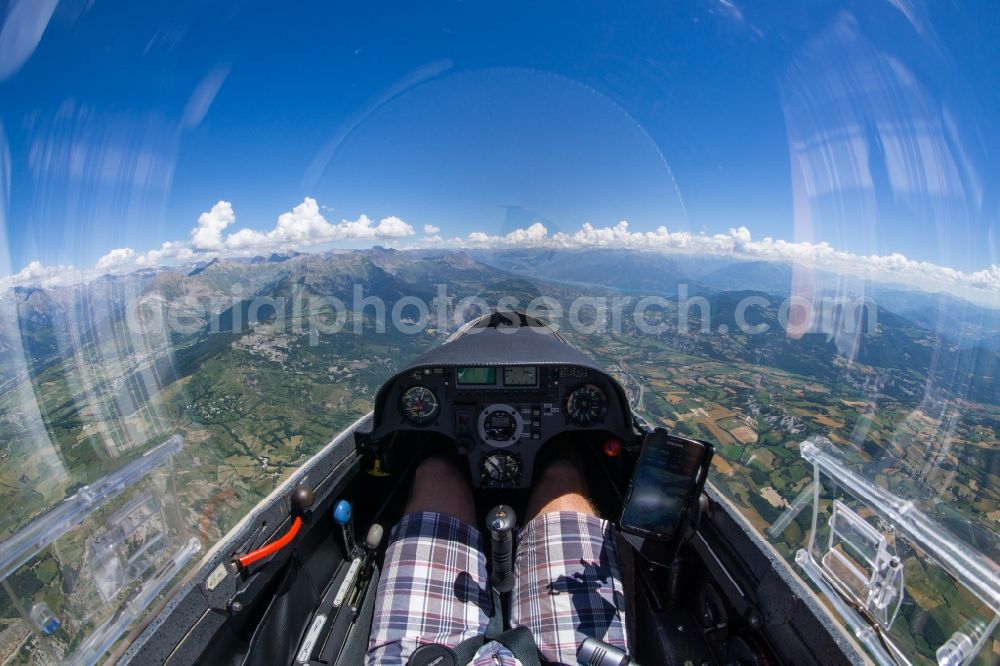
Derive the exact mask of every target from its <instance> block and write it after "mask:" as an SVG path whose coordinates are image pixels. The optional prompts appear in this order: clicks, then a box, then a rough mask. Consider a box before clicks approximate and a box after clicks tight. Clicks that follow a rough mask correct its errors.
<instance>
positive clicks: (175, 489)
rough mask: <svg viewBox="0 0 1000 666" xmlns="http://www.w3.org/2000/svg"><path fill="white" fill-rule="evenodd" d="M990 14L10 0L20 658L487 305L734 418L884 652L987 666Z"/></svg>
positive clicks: (804, 549)
mask: <svg viewBox="0 0 1000 666" xmlns="http://www.w3.org/2000/svg"><path fill="white" fill-rule="evenodd" d="M973 4H975V5H977V7H976V8H973V6H972V5H962V6H951V5H946V4H942V3H931V2H920V1H918V0H877V1H873V2H868V3H862V4H861V5H859V4H857V3H851V2H835V1H832V0H831V1H818V0H817V1H813V2H805V3H749V2H741V1H740V0H703V1H700V2H692V3H652V4H650V5H648V6H641V7H640V6H634V7H627V8H625V7H617V6H612V5H608V6H603V7H602V6H580V5H577V4H574V5H573V6H568V5H567V6H565V7H561V8H560V7H556V6H548V7H538V6H534V5H530V6H523V7H522V6H504V7H502V8H500V7H486V6H471V7H470V6H467V5H465V4H462V3H458V4H455V5H451V4H446V5H440V6H435V7H433V8H430V7H419V6H405V7H403V6H401V7H400V8H398V10H397V11H389V10H387V9H385V8H361V7H359V8H347V7H344V6H340V5H336V4H333V5H331V4H330V3H319V2H317V3H293V5H294V6H292V5H290V6H287V7H284V6H283V7H280V8H279V7H278V6H276V5H274V4H273V3H263V2H256V1H251V2H246V3H239V4H238V5H236V6H230V5H229V4H228V3H222V4H219V5H217V6H205V5H204V3H196V2H170V3H162V4H159V5H157V6H154V5H153V4H151V3H92V2H84V1H83V0H62V1H61V2H60V1H57V0H11V1H10V2H8V3H7V4H6V5H5V6H4V8H3V10H2V21H0V99H3V104H0V176H2V178H0V194H2V197H0V389H2V390H0V499H2V501H3V503H4V505H5V506H6V507H7V509H6V510H5V511H3V512H0V539H2V549H3V550H2V552H0V565H2V566H0V574H3V577H4V579H3V586H2V588H0V663H43V662H44V663H48V662H49V661H52V660H53V659H80V660H83V661H93V660H96V659H99V658H100V655H101V654H103V652H104V650H106V649H109V648H110V649H114V645H113V644H114V643H115V641H117V640H120V637H119V634H120V632H121V631H123V630H125V629H127V628H128V627H132V626H134V623H135V622H136V621H139V620H141V619H142V616H143V614H144V613H146V612H147V610H148V608H150V607H152V606H153V605H154V604H155V602H156V601H157V600H158V599H160V598H162V596H163V595H164V594H169V591H170V589H171V587H172V585H173V584H174V583H175V582H176V581H177V580H179V577H180V575H181V574H182V573H183V572H185V571H190V570H191V569H192V568H193V567H195V566H197V563H198V561H199V558H200V557H201V556H202V555H203V554H204V553H205V552H207V550H208V549H209V548H211V546H212V545H213V544H215V543H216V542H217V541H218V540H219V539H220V538H222V537H223V536H224V535H225V534H226V533H227V532H228V531H229V530H230V529H232V528H233V526H235V525H236V523H237V522H238V521H239V520H240V518H241V517H242V516H243V515H245V514H246V513H247V511H248V510H249V509H251V508H252V507H253V506H255V505H256V504H257V503H258V502H260V501H261V500H262V499H263V498H264V497H266V496H267V495H268V494H269V493H271V492H272V491H273V490H274V489H275V488H277V487H278V486H279V485H280V484H281V483H282V482H283V481H284V480H286V479H287V478H288V477H289V476H290V474H291V473H292V472H293V471H294V470H295V469H296V468H297V467H298V466H299V465H301V464H302V463H303V462H304V461H306V460H308V459H309V458H310V457H311V456H312V455H314V454H315V453H316V452H317V451H319V450H320V449H321V448H322V447H323V446H324V445H325V444H326V443H327V442H329V441H330V440H331V438H333V437H334V436H335V435H336V434H337V433H338V432H340V431H341V430H342V429H343V428H344V427H346V426H348V425H349V424H351V423H352V422H354V421H355V420H356V419H357V418H358V417H359V416H361V415H363V414H365V413H366V412H367V411H368V410H370V409H371V405H372V398H373V396H374V393H375V391H376V390H377V389H378V387H379V386H380V384H381V382H382V381H384V380H385V379H387V378H388V377H389V376H390V375H391V374H392V373H393V372H394V371H395V370H397V369H398V368H400V367H401V366H402V365H403V364H405V363H406V362H407V361H408V360H410V359H412V358H414V357H415V356H416V355H417V354H419V353H421V352H422V351H424V350H426V349H427V348H429V347H431V346H433V345H435V344H439V343H440V342H442V341H443V340H444V339H445V338H446V337H447V336H448V335H449V334H450V333H451V332H453V331H455V330H456V329H457V328H458V327H459V326H460V325H461V324H462V323H463V322H464V321H467V320H469V319H471V318H472V317H474V316H475V315H476V314H478V313H480V312H482V311H483V310H484V309H490V308H496V307H507V308H510V307H519V308H524V309H528V310H529V312H532V313H534V314H536V315H538V316H541V317H542V318H544V319H547V320H550V321H551V322H552V323H553V325H554V326H556V327H557V328H558V329H559V331H560V333H561V334H563V335H564V336H565V337H566V338H567V339H568V340H569V341H570V342H572V343H573V344H575V345H577V346H578V347H580V348H581V349H583V350H584V351H585V352H587V353H589V354H590V355H592V356H593V357H594V358H595V359H596V360H597V361H598V362H600V363H601V364H602V365H604V366H605V367H607V368H608V369H609V370H610V371H612V372H613V373H614V374H615V376H616V377H617V378H618V379H619V381H620V382H621V383H622V384H623V386H624V387H625V389H626V392H627V394H628V395H629V398H630V400H631V401H632V405H633V408H634V409H635V410H636V412H637V413H639V414H640V415H642V417H643V418H644V419H645V420H647V421H648V422H649V423H650V424H654V425H662V426H665V427H668V428H671V429H674V430H677V431H679V432H682V433H685V434H691V435H695V436H698V437H701V438H704V439H708V440H710V441H712V442H714V443H715V444H716V446H717V452H718V453H717V457H716V459H715V461H714V466H713V474H712V476H711V477H710V483H711V484H712V485H713V486H714V487H715V488H716V489H717V490H718V491H719V492H720V493H721V494H722V495H724V496H725V497H727V498H728V500H729V501H731V502H732V504H733V506H734V507H736V509H737V510H738V511H739V512H740V513H741V514H742V515H743V517H744V518H745V519H746V522H747V525H748V526H749V527H748V529H754V530H758V531H760V532H761V533H762V534H764V536H765V537H766V538H767V539H768V540H769V541H770V543H771V544H772V545H773V546H774V547H775V548H776V549H777V550H778V551H779V552H780V553H782V555H784V556H785V558H786V560H787V561H788V563H789V566H790V567H791V568H792V570H794V571H796V572H797V573H798V574H799V575H801V576H802V577H803V578H804V579H805V580H807V581H810V585H812V586H813V589H814V590H815V591H817V592H818V593H821V594H828V595H830V599H831V601H830V602H829V606H830V609H831V612H833V613H836V614H837V617H838V618H839V620H840V621H842V622H843V623H844V624H845V626H846V627H848V628H849V630H851V631H853V633H854V636H855V638H856V640H857V641H858V642H859V644H863V645H864V646H865V648H866V649H868V650H870V652H871V654H872V656H873V658H875V659H876V660H879V661H886V660H887V659H890V660H899V661H902V660H904V659H905V660H907V661H909V662H911V663H940V664H945V663H947V664H953V663H970V661H969V660H972V659H975V661H974V663H983V664H986V663H994V662H995V661H996V660H997V659H1000V634H998V633H997V629H996V624H995V622H994V617H995V614H996V612H997V610H998V606H1000V600H998V599H997V598H996V597H995V596H993V597H992V598H990V594H995V591H996V581H997V575H998V574H997V568H996V563H997V562H1000V539H998V537H997V532H998V529H997V528H998V522H1000V222H998V219H1000V209H998V197H997V195H998V192H997V183H1000V178H998V174H1000V164H998V161H997V160H998V158H997V155H1000V134H998V130H1000V127H998V124H997V118H1000V97H998V96H997V91H998V90H1000V80H998V76H1000V74H998V71H997V68H996V65H995V63H996V62H997V61H998V59H1000V53H997V42H996V39H995V35H994V34H993V32H994V26H995V25H996V24H997V19H998V16H997V13H998V8H996V7H994V6H993V4H992V3H973ZM473 5H475V3H473ZM805 442H809V445H807V444H805ZM165 443H166V444H165ZM810 447H813V448H810ZM814 450H815V451H822V452H824V454H823V455H824V456H828V457H823V456H820V458H817V456H816V455H815V454H814ZM150 451H157V452H159V453H157V454H156V455H155V456H154V458H155V461H156V463H157V464H156V465H152V466H148V465H144V463H143V461H146V462H148V461H149V460H152V458H149V457H148V456H147V454H148V453H149V452H150ZM820 459H821V461H822V462H823V464H824V465H825V464H829V465H843V466H844V467H843V469H844V470H849V471H850V473H851V474H852V475H853V476H851V477H850V478H851V479H854V480H855V481H856V483H854V484H853V485H852V483H845V482H843V479H844V478H846V477H842V478H840V479H839V480H838V478H837V475H836V474H833V475H831V474H830V473H829V469H830V468H829V467H824V466H823V465H821V464H820V463H819V462H817V460H820ZM837 469H840V468H837ZM123 470H125V471H124V472H123ZM121 478H128V479H129V480H130V483H129V484H127V488H125V487H124V486H123V487H122V488H118V487H117V486H115V485H114V483H113V482H112V483H111V485H102V484H108V483H109V482H108V479H111V480H112V481H113V480H114V479H121ZM872 488H876V489H879V491H880V492H884V493H885V494H879V492H874V491H872ZM101 489H103V490H101ZM109 489H110V490H109ZM115 489H117V490H115ZM866 489H867V490H866ZM112 491H113V492H112ZM866 492H867V494H866ZM859 495H860V496H859ZM887 498H896V500H899V501H901V502H904V503H905V502H911V503H912V504H911V505H908V506H910V507H911V508H912V509H913V510H914V511H918V512H919V516H920V521H926V523H927V524H929V525H932V526H933V529H932V530H931V531H933V532H935V533H938V534H943V535H946V537H947V539H946V541H947V542H948V543H950V544H953V545H954V544H958V545H957V546H956V547H958V548H960V549H961V550H962V551H963V552H965V553H967V554H971V555H970V557H973V559H974V561H975V562H977V563H979V565H980V566H981V567H985V568H983V569H981V570H977V573H976V575H975V576H972V575H971V574H969V573H968V571H966V572H965V573H962V571H960V570H959V569H956V566H955V565H954V563H949V562H948V561H946V560H943V559H942V556H941V555H940V554H938V553H937V552H936V551H935V550H934V547H933V546H930V545H928V543H927V542H926V540H921V539H922V537H921V538H916V537H914V535H913V534H912V533H910V532H907V531H906V530H907V525H908V523H906V522H905V521H903V520H902V514H900V513H899V507H896V508H895V510H896V511H897V513H895V514H892V513H891V512H888V509H887V505H886V502H888V503H889V504H891V502H892V501H894V500H890V499H887ZM880 503H881V504H880ZM77 511H79V512H80V513H75V512H77ZM903 513H906V512H905V511H904V512H903ZM67 516H72V517H73V518H72V519H68V518H67ZM918 522H919V521H918ZM920 524H921V525H924V522H920ZM865 525H867V526H868V527H865ZM109 544H111V545H109ZM893 558H895V564H891V562H892V561H893ZM887 567H888V568H887ZM899 570H901V571H902V575H899V574H897V573H896V572H897V571H899ZM149 580H156V581H159V582H160V583H162V584H159V583H158V584H156V585H149V584H147V582H148V581H149ZM984 580H985V581H986V582H987V583H989V582H990V581H992V587H990V586H989V585H986V587H983V584H984V583H983V581H984ZM976 581H979V582H978V583H977V582H976ZM977 585H978V586H979V587H977ZM875 586H880V587H879V590H886V589H889V590H895V592H893V593H892V594H889V593H882V594H881V596H880V595H875V594H874V592H873V589H874V587H875ZM991 591H992V592H991ZM852 595H853V596H852ZM873 595H874V596H873ZM876 597H877V598H876ZM845 604H846V605H845ZM126 607H127V608H128V612H123V611H122V609H124V608H126ZM109 618H111V619H113V620H114V622H113V624H114V627H112V628H110V629H107V628H106V622H107V621H109ZM114 630H117V631H118V633H115V631H114ZM102 631H103V632H104V633H102ZM95 636H96V637H97V638H94V637H95ZM943 646H944V652H942V651H941V650H942V647H943ZM973 655H977V656H973Z"/></svg>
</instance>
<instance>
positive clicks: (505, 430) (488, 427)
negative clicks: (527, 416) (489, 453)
mask: <svg viewBox="0 0 1000 666" xmlns="http://www.w3.org/2000/svg"><path fill="white" fill-rule="evenodd" d="M478 426H479V437H480V438H481V439H482V440H483V441H484V442H486V443H487V444H489V445H490V446H494V447H497V448H504V447H507V446H511V445H512V444H516V443H517V441H518V440H519V439H521V432H522V430H523V429H524V421H523V420H522V419H521V415H520V414H519V413H518V412H517V410H516V409H514V408H513V407H511V406H510V405H490V406H489V407H486V408H485V409H483V411H481V412H480V413H479V423H478Z"/></svg>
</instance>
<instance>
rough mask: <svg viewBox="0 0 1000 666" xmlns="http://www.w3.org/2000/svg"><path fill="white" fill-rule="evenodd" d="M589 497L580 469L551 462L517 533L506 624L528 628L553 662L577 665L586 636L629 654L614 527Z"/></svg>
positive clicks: (541, 649) (536, 486)
mask: <svg viewBox="0 0 1000 666" xmlns="http://www.w3.org/2000/svg"><path fill="white" fill-rule="evenodd" d="M587 497H588V492H587V484H586V480H585V477H584V475H583V473H582V472H581V470H580V468H579V467H578V466H577V465H576V464H575V463H572V462H569V461H566V460H562V461H557V462H555V463H553V464H552V465H550V466H549V467H548V468H547V469H546V470H545V472H544V473H543V474H542V475H541V477H540V478H539V479H538V481H537V482H536V484H535V488H534V489H533V491H532V496H531V497H530V499H529V500H528V518H530V520H529V522H528V523H527V524H526V525H525V527H524V529H523V530H522V531H521V535H520V542H519V545H518V550H517V561H516V567H515V573H516V575H517V583H516V586H515V587H514V593H513V597H512V599H511V625H512V626H524V627H527V628H528V629H530V630H531V633H532V635H533V636H534V637H535V642H536V643H537V645H538V648H539V650H540V651H541V653H542V655H543V656H544V657H545V659H547V660H548V661H551V662H556V663H564V664H572V663H576V649H577V647H578V646H579V644H580V643H581V642H583V640H584V638H586V637H587V636H593V637H595V638H599V639H601V640H603V641H605V642H607V643H609V644H610V645H614V646H616V647H620V648H622V649H627V641H626V637H625V596H624V590H623V586H622V581H621V570H620V568H619V566H618V557H617V553H616V552H615V536H614V531H613V530H614V528H613V526H612V525H611V524H610V523H609V522H608V521H606V520H602V519H601V518H599V517H598V516H597V515H596V512H595V511H594V507H593V505H592V504H591V503H590V501H589V500H588V499H587Z"/></svg>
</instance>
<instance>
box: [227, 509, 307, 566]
mask: <svg viewBox="0 0 1000 666" xmlns="http://www.w3.org/2000/svg"><path fill="white" fill-rule="evenodd" d="M300 527H302V518H300V517H299V516H295V518H294V520H292V526H291V527H289V528H288V531H287V532H285V533H284V534H283V535H282V536H281V538H280V539H275V540H274V541H272V542H271V543H268V544H265V545H263V546H261V547H260V548H258V549H257V550H252V551H250V552H249V553H247V554H246V555H240V556H239V557H238V558H236V562H237V563H239V565H240V568H241V569H246V568H247V567H248V566H250V565H251V564H253V563H254V562H257V561H258V560H262V559H264V558H265V557H268V556H269V555H274V554H275V553H277V552H278V551H279V550H281V549H282V548H284V547H285V546H287V545H288V544H290V543H291V542H292V539H294V538H295V535H296V534H298V533H299V528H300Z"/></svg>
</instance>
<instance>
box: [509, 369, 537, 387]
mask: <svg viewBox="0 0 1000 666" xmlns="http://www.w3.org/2000/svg"><path fill="white" fill-rule="evenodd" d="M537 384H538V368H536V367H535V366H533V365H528V366H514V367H510V368H504V369H503V385H504V386H535V385H537Z"/></svg>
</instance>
